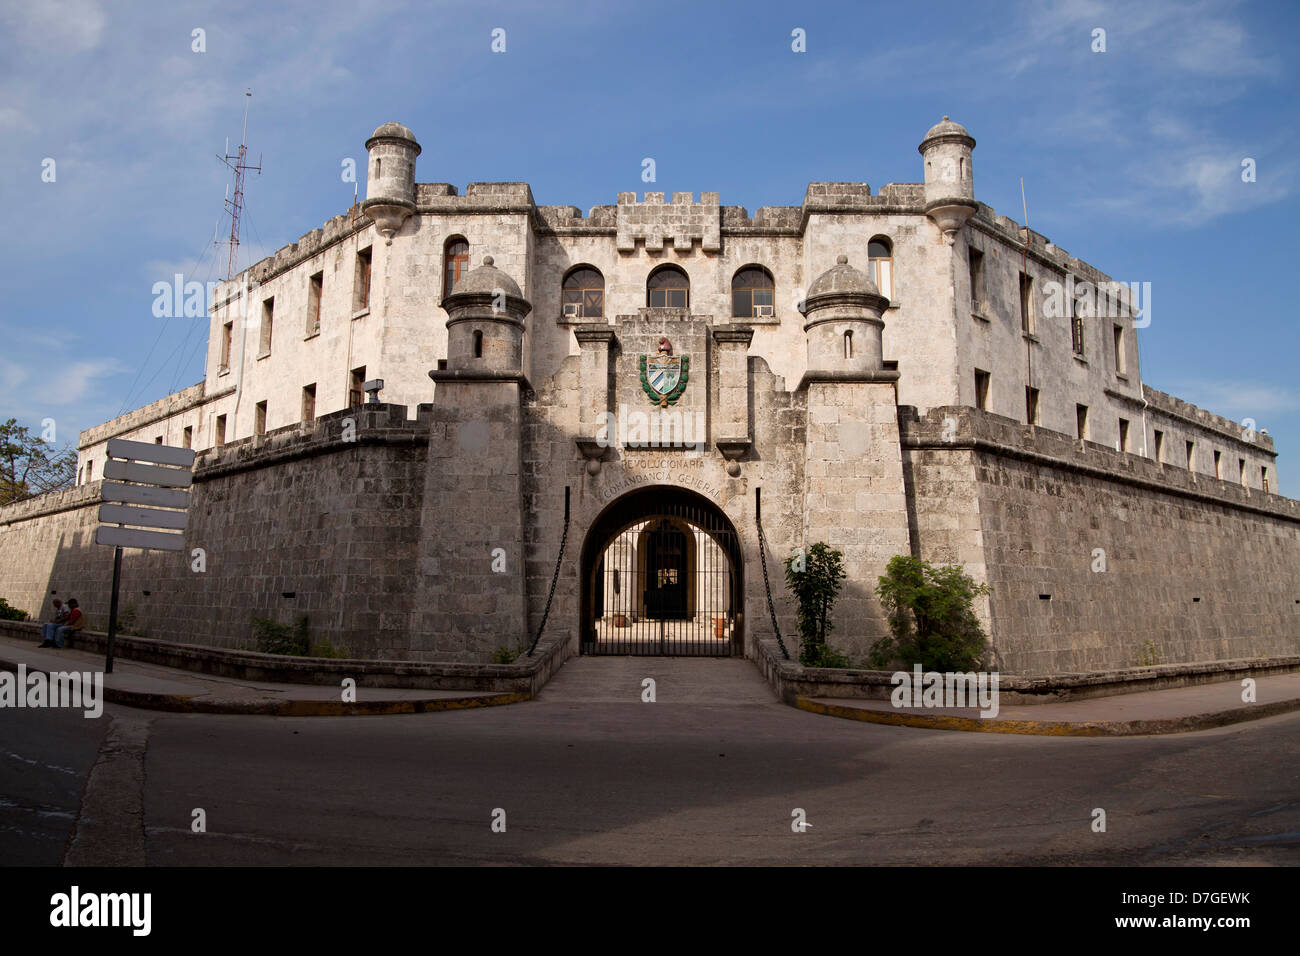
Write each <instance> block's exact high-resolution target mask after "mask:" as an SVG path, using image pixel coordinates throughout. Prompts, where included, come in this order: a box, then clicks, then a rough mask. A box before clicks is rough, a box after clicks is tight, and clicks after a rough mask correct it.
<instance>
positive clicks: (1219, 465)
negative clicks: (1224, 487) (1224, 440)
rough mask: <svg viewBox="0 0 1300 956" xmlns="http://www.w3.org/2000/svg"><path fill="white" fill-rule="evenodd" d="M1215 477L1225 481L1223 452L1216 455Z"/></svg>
mask: <svg viewBox="0 0 1300 956" xmlns="http://www.w3.org/2000/svg"><path fill="white" fill-rule="evenodd" d="M1214 477H1215V478H1218V479H1219V480H1220V481H1222V480H1223V452H1221V451H1216V452H1215V453H1214Z"/></svg>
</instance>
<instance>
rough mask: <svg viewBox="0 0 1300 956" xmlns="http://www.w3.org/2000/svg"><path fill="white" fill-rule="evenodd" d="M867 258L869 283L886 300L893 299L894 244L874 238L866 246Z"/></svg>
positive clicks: (883, 238) (879, 237)
mask: <svg viewBox="0 0 1300 956" xmlns="http://www.w3.org/2000/svg"><path fill="white" fill-rule="evenodd" d="M867 257H868V259H869V260H870V262H871V281H872V282H874V283H875V284H876V288H877V289H879V290H880V294H881V295H883V296H884V297H885V298H886V299H892V298H893V297H894V244H893V243H891V242H890V241H889V240H888V239H886V238H885V237H884V236H876V237H875V238H874V239H872V240H871V242H869V243H868V244H867Z"/></svg>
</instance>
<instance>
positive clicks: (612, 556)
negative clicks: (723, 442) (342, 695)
mask: <svg viewBox="0 0 1300 956" xmlns="http://www.w3.org/2000/svg"><path fill="white" fill-rule="evenodd" d="M658 491H659V492H660V495H659V496H658V497H659V499H660V500H655V499H654V498H651V499H650V500H646V496H645V495H640V496H638V497H639V498H640V499H641V500H640V501H639V502H638V504H639V505H640V507H639V508H637V509H629V508H623V509H616V510H615V512H614V514H612V515H610V516H608V517H607V519H606V520H603V521H601V522H598V523H597V526H596V527H594V528H593V529H592V532H591V534H592V535H593V536H595V540H594V542H593V544H594V547H591V548H588V549H587V558H586V562H585V564H586V567H584V573H585V574H588V575H589V578H588V582H589V588H588V593H589V595H590V597H589V600H588V601H587V602H585V605H586V606H585V608H584V617H585V618H586V620H584V621H583V641H582V652H583V653H584V654H651V655H668V656H714V657H717V656H721V657H725V656H730V655H731V654H732V653H739V643H740V632H739V625H740V621H741V618H742V614H741V612H742V607H741V601H740V596H741V594H742V590H741V580H740V577H741V571H740V568H741V562H740V546H739V542H738V540H737V538H736V532H735V530H734V529H733V528H732V527H731V525H730V524H729V523H728V522H727V520H726V518H725V517H723V516H722V515H721V514H720V513H718V512H717V511H716V509H714V508H712V506H704V505H699V504H695V503H693V502H691V501H689V500H685V499H684V498H683V497H682V496H680V495H674V494H672V491H673V490H672V489H658Z"/></svg>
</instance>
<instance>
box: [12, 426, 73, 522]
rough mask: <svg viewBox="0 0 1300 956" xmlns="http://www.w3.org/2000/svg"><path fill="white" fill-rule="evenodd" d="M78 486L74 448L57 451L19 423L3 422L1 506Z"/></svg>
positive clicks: (65, 447) (58, 449) (66, 446)
mask: <svg viewBox="0 0 1300 956" xmlns="http://www.w3.org/2000/svg"><path fill="white" fill-rule="evenodd" d="M76 482H77V450H76V449H75V448H73V447H71V446H68V445H65V446H64V447H62V448H55V447H54V446H53V445H51V444H49V443H47V442H46V441H45V440H44V439H42V438H41V437H40V436H39V435H33V434H32V433H31V432H30V431H28V430H27V429H26V428H24V427H23V426H21V425H19V424H18V421H17V419H13V418H11V419H9V420H8V421H5V422H0V505H7V504H10V503H12V502H15V501H22V500H23V499H24V498H31V497H32V496H34V495H43V494H45V493H46V492H48V491H58V490H59V489H60V488H70V487H72V486H73V485H74V484H76Z"/></svg>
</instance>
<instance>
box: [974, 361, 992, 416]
mask: <svg viewBox="0 0 1300 956" xmlns="http://www.w3.org/2000/svg"><path fill="white" fill-rule="evenodd" d="M975 407H976V408H978V409H979V410H980V411H982V412H985V411H988V407H989V373H988V372H984V371H981V370H980V369H976V370H975Z"/></svg>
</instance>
